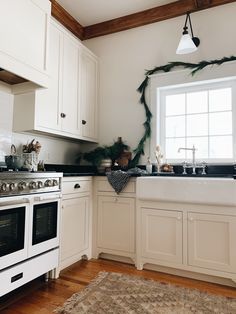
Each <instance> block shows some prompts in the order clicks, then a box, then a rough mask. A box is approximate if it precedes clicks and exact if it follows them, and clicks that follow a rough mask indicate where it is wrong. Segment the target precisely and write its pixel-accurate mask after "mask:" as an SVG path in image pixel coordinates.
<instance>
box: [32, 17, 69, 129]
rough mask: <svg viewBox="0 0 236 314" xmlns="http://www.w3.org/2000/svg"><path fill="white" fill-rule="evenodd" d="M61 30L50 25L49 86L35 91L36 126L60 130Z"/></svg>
mask: <svg viewBox="0 0 236 314" xmlns="http://www.w3.org/2000/svg"><path fill="white" fill-rule="evenodd" d="M62 41H63V35H62V33H61V31H60V30H59V29H58V28H57V27H56V26H55V25H54V24H53V23H51V25H50V50H49V59H50V62H49V73H50V81H49V88H48V89H42V90H37V91H36V112H35V119H36V127H39V128H44V129H46V130H48V132H50V130H61V118H60V113H61V61H62Z"/></svg>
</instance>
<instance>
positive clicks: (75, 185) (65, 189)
mask: <svg viewBox="0 0 236 314" xmlns="http://www.w3.org/2000/svg"><path fill="white" fill-rule="evenodd" d="M90 191H91V181H85V180H84V181H80V180H74V181H68V182H62V194H79V193H84V192H90Z"/></svg>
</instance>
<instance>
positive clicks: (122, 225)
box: [97, 196, 135, 253]
mask: <svg viewBox="0 0 236 314" xmlns="http://www.w3.org/2000/svg"><path fill="white" fill-rule="evenodd" d="M97 245H98V247H99V248H105V249H110V250H118V251H124V252H128V253H134V251H135V200H134V199H132V198H125V197H105V196H99V197H98V230H97Z"/></svg>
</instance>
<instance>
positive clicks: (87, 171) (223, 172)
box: [45, 164, 236, 178]
mask: <svg viewBox="0 0 236 314" xmlns="http://www.w3.org/2000/svg"><path fill="white" fill-rule="evenodd" d="M138 167H139V168H140V169H145V166H143V165H140V166H138ZM173 168H174V173H170V172H161V173H157V172H152V173H151V174H142V176H170V177H196V178H197V177H198V178H203V177H209V178H233V177H234V176H235V175H236V169H235V165H208V166H207V168H206V172H207V174H205V175H202V174H201V169H200V168H197V169H196V171H197V174H192V173H191V171H192V169H188V173H187V174H182V172H183V167H182V166H181V165H174V167H173ZM45 169H46V171H56V172H63V176H64V177H71V176H73V177H74V176H105V175H106V174H105V173H98V172H97V168H96V167H94V166H80V165H64V164H46V165H45ZM119 169H120V168H119V167H114V168H113V169H112V170H119ZM131 176H132V177H140V176H141V174H132V175H131Z"/></svg>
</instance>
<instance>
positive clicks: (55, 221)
mask: <svg viewBox="0 0 236 314" xmlns="http://www.w3.org/2000/svg"><path fill="white" fill-rule="evenodd" d="M60 198H61V195H60V193H49V194H42V195H39V196H36V197H34V201H33V205H32V211H31V226H32V227H31V230H30V233H29V234H30V243H29V256H30V257H31V256H35V255H38V254H41V253H43V252H46V251H49V250H51V249H54V248H56V247H58V246H59V225H60V224H59V220H60V212H61V210H60V208H61V202H60Z"/></svg>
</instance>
